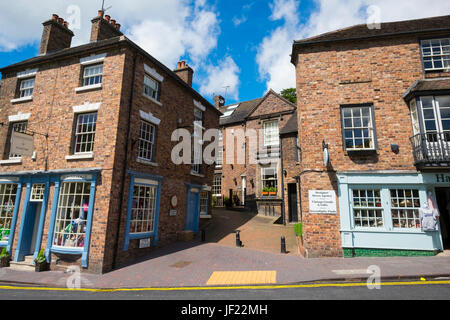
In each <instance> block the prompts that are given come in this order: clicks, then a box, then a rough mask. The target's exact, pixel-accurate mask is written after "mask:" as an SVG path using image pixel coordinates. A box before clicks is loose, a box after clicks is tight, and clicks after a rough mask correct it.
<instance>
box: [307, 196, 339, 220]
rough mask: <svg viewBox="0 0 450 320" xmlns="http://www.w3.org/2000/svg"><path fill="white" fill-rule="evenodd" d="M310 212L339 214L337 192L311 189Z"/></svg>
mask: <svg viewBox="0 0 450 320" xmlns="http://www.w3.org/2000/svg"><path fill="white" fill-rule="evenodd" d="M309 212H310V213H322V214H337V206H336V193H335V192H334V191H333V190H309Z"/></svg>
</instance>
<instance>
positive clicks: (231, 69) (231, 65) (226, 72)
mask: <svg viewBox="0 0 450 320" xmlns="http://www.w3.org/2000/svg"><path fill="white" fill-rule="evenodd" d="M239 73H240V69H239V67H238V66H237V65H236V63H235V62H234V60H233V58H231V57H230V56H227V57H225V59H224V60H223V61H219V62H218V63H217V64H216V65H210V66H209V67H208V68H207V76H206V77H205V79H204V80H203V81H202V84H201V86H200V93H201V94H203V95H205V96H207V97H211V96H212V95H217V94H220V95H222V96H224V97H225V98H226V99H233V100H238V99H239V84H240V81H239Z"/></svg>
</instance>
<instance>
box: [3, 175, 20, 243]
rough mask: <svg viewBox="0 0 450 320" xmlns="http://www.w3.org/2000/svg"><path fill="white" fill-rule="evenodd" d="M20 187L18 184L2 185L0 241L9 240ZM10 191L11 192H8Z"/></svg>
mask: <svg viewBox="0 0 450 320" xmlns="http://www.w3.org/2000/svg"><path fill="white" fill-rule="evenodd" d="M17 189H18V185H17V184H16V183H1V184H0V241H1V242H6V241H8V240H9V236H10V232H11V224H12V220H13V213H14V206H15V204H16V197H17ZM7 191H9V192H7Z"/></svg>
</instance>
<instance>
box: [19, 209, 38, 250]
mask: <svg viewBox="0 0 450 320" xmlns="http://www.w3.org/2000/svg"><path fill="white" fill-rule="evenodd" d="M38 208H40V203H37V202H30V203H29V204H28V208H27V212H26V217H25V221H24V227H23V231H22V232H23V235H22V237H21V241H22V243H21V246H20V258H22V257H24V256H26V255H31V254H33V253H34V246H35V244H36V234H37V227H38V224H39V219H38V217H39V212H38V211H40V210H38Z"/></svg>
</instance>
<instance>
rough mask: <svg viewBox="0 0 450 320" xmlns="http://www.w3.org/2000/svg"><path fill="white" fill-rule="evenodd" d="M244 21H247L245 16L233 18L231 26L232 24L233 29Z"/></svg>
mask: <svg viewBox="0 0 450 320" xmlns="http://www.w3.org/2000/svg"><path fill="white" fill-rule="evenodd" d="M246 21H247V17H246V16H241V17H240V18H238V17H237V16H236V17H233V24H234V26H235V27H237V26H239V25H241V24H243V23H244V22H246Z"/></svg>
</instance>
